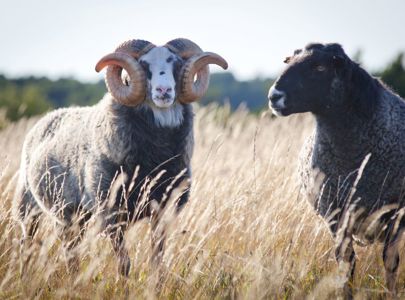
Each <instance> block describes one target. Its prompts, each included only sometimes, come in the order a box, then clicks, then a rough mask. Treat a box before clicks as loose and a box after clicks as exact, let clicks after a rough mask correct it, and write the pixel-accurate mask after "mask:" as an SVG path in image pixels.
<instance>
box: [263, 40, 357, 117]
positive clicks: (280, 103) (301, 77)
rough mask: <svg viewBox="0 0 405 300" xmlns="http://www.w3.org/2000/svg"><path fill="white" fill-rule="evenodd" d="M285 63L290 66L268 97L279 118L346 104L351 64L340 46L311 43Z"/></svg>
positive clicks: (271, 89)
mask: <svg viewBox="0 0 405 300" xmlns="http://www.w3.org/2000/svg"><path fill="white" fill-rule="evenodd" d="M284 62H285V63H287V67H286V69H285V70H284V71H283V73H282V74H281V76H280V77H279V78H278V79H277V80H276V82H275V83H274V84H273V86H272V87H271V88H270V90H269V95H268V98H269V106H270V108H271V109H272V110H273V112H274V113H275V114H276V115H281V116H287V115H290V114H293V113H300V112H312V113H315V114H317V113H322V112H324V111H325V110H329V109H332V108H334V107H336V106H338V105H342V103H341V102H342V101H343V100H344V97H343V96H344V94H345V88H344V84H343V82H344V81H345V80H346V79H345V78H347V76H349V74H348V70H349V68H347V67H346V66H347V65H348V64H349V63H350V62H351V61H350V59H349V58H348V57H347V55H346V54H345V52H344V51H343V49H342V47H341V46H340V45H339V44H309V45H307V46H306V47H305V48H304V49H299V50H296V51H295V52H294V54H293V55H292V56H290V57H287V58H286V59H285V61H284Z"/></svg>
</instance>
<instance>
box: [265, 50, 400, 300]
mask: <svg viewBox="0 0 405 300" xmlns="http://www.w3.org/2000/svg"><path fill="white" fill-rule="evenodd" d="M285 62H286V63H287V64H288V65H287V67H286V69H285V70H284V72H283V73H282V74H281V76H280V77H279V78H278V79H277V81H276V82H275V83H274V85H273V86H272V87H271V88H270V91H269V100H270V103H269V105H270V107H271V108H272V109H273V111H274V112H275V113H276V114H277V115H282V116H287V115H290V114H294V113H301V112H311V113H312V114H313V115H314V117H315V120H316V129H315V131H314V134H313V136H311V137H310V138H309V139H308V141H307V144H306V146H304V147H303V152H302V153H303V155H302V161H301V162H302V163H301V175H302V184H303V186H304V188H305V190H306V192H307V195H308V196H309V197H310V199H309V200H310V201H311V203H312V204H313V205H314V206H315V209H316V210H317V211H318V212H319V213H320V215H322V216H323V217H324V218H326V219H327V220H328V221H329V224H330V229H331V231H332V233H333V236H334V237H335V238H336V240H337V248H336V258H337V261H338V262H339V263H340V264H343V265H347V266H349V268H348V278H352V276H353V272H354V267H355V252H354V249H353V241H358V242H361V243H362V244H364V243H366V244H367V243H371V242H373V241H377V240H380V241H382V242H384V250H383V260H384V267H385V275H386V283H387V287H388V290H389V291H390V292H391V293H395V282H396V277H397V270H398V264H399V255H398V249H397V248H398V240H399V238H400V237H401V235H402V233H403V230H404V228H405V220H404V219H403V218H402V215H403V214H404V209H405V208H404V206H405V201H404V200H405V198H404V193H403V188H404V179H405V102H404V100H403V99H401V98H400V97H399V96H398V95H396V94H395V93H394V92H392V91H391V90H390V89H389V88H387V87H386V86H385V85H384V84H383V83H382V82H381V81H380V80H378V79H376V78H373V77H372V76H371V75H369V74H368V73H367V72H366V71H365V70H364V69H363V68H361V67H360V66H359V65H358V64H356V63H355V62H353V61H352V60H351V59H350V58H349V57H348V56H347V55H346V54H345V52H344V50H343V49H342V47H341V46H340V45H339V44H309V45H307V46H306V47H305V48H304V49H300V50H296V51H295V53H294V55H293V56H291V57H288V58H287V59H286V61H285ZM351 292H352V291H351V289H350V288H349V285H348V284H346V286H345V293H346V295H347V296H348V297H349V296H351Z"/></svg>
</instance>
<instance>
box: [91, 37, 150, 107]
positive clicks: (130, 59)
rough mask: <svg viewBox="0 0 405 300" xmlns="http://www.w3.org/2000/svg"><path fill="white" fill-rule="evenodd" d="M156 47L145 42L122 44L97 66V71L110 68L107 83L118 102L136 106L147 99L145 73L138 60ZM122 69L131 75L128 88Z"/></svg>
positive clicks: (106, 77)
mask: <svg viewBox="0 0 405 300" xmlns="http://www.w3.org/2000/svg"><path fill="white" fill-rule="evenodd" d="M153 47H155V45H153V44H152V43H150V42H148V41H143V40H130V41H126V42H124V43H122V44H121V45H120V46H118V48H117V49H116V50H115V52H113V53H110V54H107V55H106V56H104V57H103V58H101V59H100V61H99V62H98V63H97V65H96V71H97V72H99V71H101V70H102V69H103V68H104V67H106V66H108V68H107V73H106V76H105V83H106V85H107V89H108V91H109V92H110V93H111V95H112V96H113V97H114V99H116V100H117V101H118V102H120V103H122V104H124V105H129V106H135V105H138V104H140V103H141V102H142V101H143V100H144V99H145V94H146V79H145V72H144V70H143V69H142V67H141V65H140V64H139V63H138V61H137V60H138V58H139V57H140V56H142V55H143V54H145V53H147V52H148V51H149V50H151V49H152V48H153ZM122 69H125V71H127V73H128V75H129V82H128V86H127V85H125V84H124V83H123V81H122V79H121V73H122Z"/></svg>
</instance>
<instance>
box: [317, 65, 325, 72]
mask: <svg viewBox="0 0 405 300" xmlns="http://www.w3.org/2000/svg"><path fill="white" fill-rule="evenodd" d="M315 70H317V71H318V72H323V71H325V70H326V67H325V66H322V65H318V66H316V67H315Z"/></svg>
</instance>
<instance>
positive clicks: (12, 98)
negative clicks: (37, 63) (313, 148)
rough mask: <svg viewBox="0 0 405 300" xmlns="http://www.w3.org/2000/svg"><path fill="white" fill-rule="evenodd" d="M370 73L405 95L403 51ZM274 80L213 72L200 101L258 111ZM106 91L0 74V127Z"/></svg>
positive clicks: (94, 86)
mask: <svg viewBox="0 0 405 300" xmlns="http://www.w3.org/2000/svg"><path fill="white" fill-rule="evenodd" d="M354 60H355V61H358V62H361V51H359V52H358V53H356V55H355V56H354ZM373 74H374V75H375V76H377V77H380V78H381V79H382V80H383V81H384V82H385V83H386V84H387V85H388V86H390V87H391V88H392V89H393V90H394V91H395V92H396V93H398V94H399V95H401V96H402V97H405V68H404V53H403V52H402V53H399V54H398V55H397V56H396V57H395V58H394V59H393V60H392V61H391V62H389V63H388V64H387V66H386V67H385V68H383V69H382V70H380V71H377V72H374V73H373ZM273 81H274V79H273V78H259V77H258V78H255V79H251V80H246V81H240V80H238V79H236V78H235V77H234V75H233V74H232V73H230V72H224V73H214V74H212V75H211V82H210V87H209V89H208V91H207V93H206V95H205V97H204V98H203V99H202V100H201V103H202V104H203V105H204V104H208V103H211V102H218V103H220V104H224V103H228V104H229V105H230V107H231V108H232V109H236V108H237V107H238V106H240V105H245V106H246V107H247V108H249V110H250V111H252V112H258V111H260V110H262V109H267V92H268V89H269V87H270V85H271V84H272V83H273ZM105 92H106V88H105V85H104V81H102V80H101V81H99V82H96V83H83V82H80V81H78V80H75V79H73V78H61V79H58V80H51V79H48V78H46V77H32V76H31V77H22V78H7V77H6V76H4V75H0V127H2V126H3V125H4V124H6V123H8V122H12V121H16V120H18V119H20V118H22V117H31V116H34V115H37V114H41V113H44V112H46V111H49V110H52V109H54V108H59V107H66V106H72V105H76V106H83V105H91V104H94V103H96V102H98V101H99V100H100V99H101V98H102V96H103V95H104V93H105Z"/></svg>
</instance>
